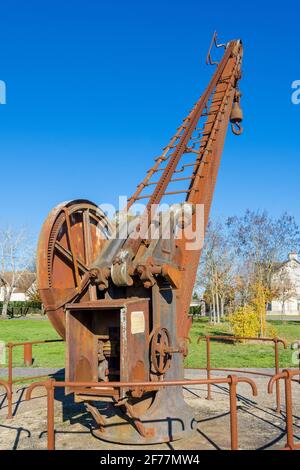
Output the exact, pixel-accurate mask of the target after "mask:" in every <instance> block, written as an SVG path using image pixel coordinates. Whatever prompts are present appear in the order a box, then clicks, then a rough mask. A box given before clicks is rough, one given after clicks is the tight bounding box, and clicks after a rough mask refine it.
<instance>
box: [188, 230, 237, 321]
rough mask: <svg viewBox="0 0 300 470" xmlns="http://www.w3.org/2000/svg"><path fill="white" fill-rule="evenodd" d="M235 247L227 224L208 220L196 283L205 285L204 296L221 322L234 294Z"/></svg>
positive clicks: (214, 316)
mask: <svg viewBox="0 0 300 470" xmlns="http://www.w3.org/2000/svg"><path fill="white" fill-rule="evenodd" d="M232 254H233V251H232V250H231V248H230V246H229V244H228V242H227V238H226V233H225V231H224V226H223V225H222V223H220V222H212V221H210V223H209V224H208V227H207V231H206V237H205V244H204V250H203V253H202V258H201V263H200V266H199V270H198V275H197V281H196V286H198V288H202V290H203V291H204V293H205V300H206V302H207V303H208V305H210V316H211V321H212V322H213V323H219V322H220V320H221V318H222V317H224V315H225V304H226V302H227V301H228V300H229V299H231V298H232V292H233V289H232V281H233V277H232V276H233V266H234V261H233V259H232Z"/></svg>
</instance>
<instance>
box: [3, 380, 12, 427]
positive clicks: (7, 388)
mask: <svg viewBox="0 0 300 470" xmlns="http://www.w3.org/2000/svg"><path fill="white" fill-rule="evenodd" d="M0 386H2V387H4V388H5V391H6V397H7V403H8V405H7V409H8V411H7V419H12V393H11V390H10V388H9V385H8V383H7V382H6V381H5V380H0Z"/></svg>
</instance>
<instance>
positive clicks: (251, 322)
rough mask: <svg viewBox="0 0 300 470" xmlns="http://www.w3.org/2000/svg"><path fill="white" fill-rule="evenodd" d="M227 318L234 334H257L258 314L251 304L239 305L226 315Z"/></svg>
mask: <svg viewBox="0 0 300 470" xmlns="http://www.w3.org/2000/svg"><path fill="white" fill-rule="evenodd" d="M228 320H229V323H230V326H231V328H232V332H233V334H234V336H249V337H257V336H259V333H260V321H259V316H258V313H257V312H256V311H255V310H254V308H253V307H252V306H250V305H245V306H243V307H239V308H238V309H237V310H236V311H235V312H234V313H233V314H231V315H229V316H228Z"/></svg>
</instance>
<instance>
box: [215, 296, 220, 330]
mask: <svg viewBox="0 0 300 470" xmlns="http://www.w3.org/2000/svg"><path fill="white" fill-rule="evenodd" d="M219 300H220V299H219V294H218V292H217V293H216V306H217V323H220V301H219Z"/></svg>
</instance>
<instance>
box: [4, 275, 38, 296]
mask: <svg viewBox="0 0 300 470" xmlns="http://www.w3.org/2000/svg"><path fill="white" fill-rule="evenodd" d="M20 274H21V273H18V272H17V273H16V276H19V275H20ZM1 276H2V277H3V278H4V279H6V280H7V282H9V283H10V282H11V279H12V276H13V274H12V273H11V272H5V273H3V274H1ZM35 280H36V274H35V273H32V272H30V271H26V272H24V273H22V274H21V277H20V279H19V281H18V282H17V285H16V287H15V289H14V292H15V293H17V294H24V293H26V292H27V291H28V289H29V288H30V287H31V286H32V284H33V283H34V282H35ZM1 286H3V282H2V281H1V277H0V287H1Z"/></svg>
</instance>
